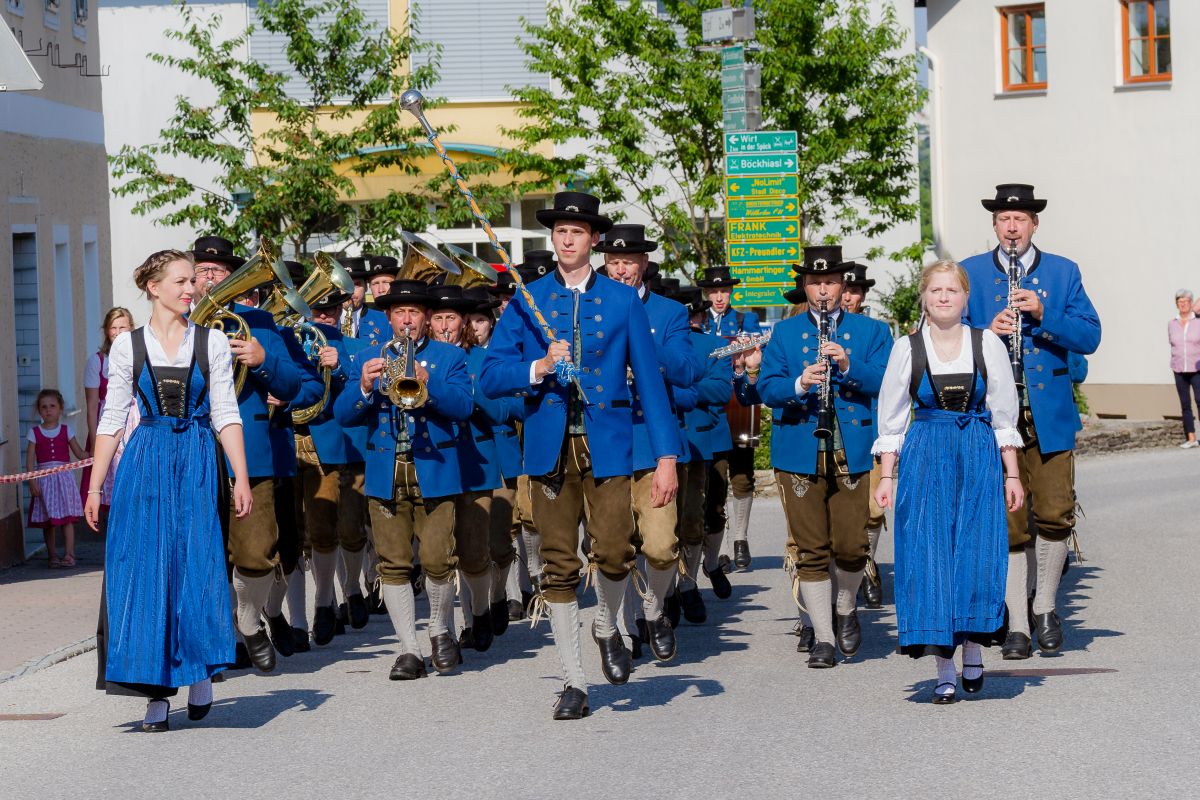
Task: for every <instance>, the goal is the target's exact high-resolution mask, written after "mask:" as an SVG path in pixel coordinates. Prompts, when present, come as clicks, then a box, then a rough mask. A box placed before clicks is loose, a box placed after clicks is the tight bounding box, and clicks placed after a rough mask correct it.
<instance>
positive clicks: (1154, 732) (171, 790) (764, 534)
mask: <svg viewBox="0 0 1200 800" xmlns="http://www.w3.org/2000/svg"><path fill="white" fill-rule="evenodd" d="M1077 473H1078V489H1079V495H1080V501H1081V503H1082V506H1083V508H1084V510H1085V512H1086V515H1087V516H1086V519H1084V520H1083V521H1082V523H1081V525H1080V528H1081V535H1082V541H1083V547H1084V555H1085V557H1086V559H1087V561H1086V563H1084V564H1082V565H1079V564H1073V565H1072V567H1071V570H1070V572H1069V573H1068V575H1067V577H1066V578H1065V584H1064V587H1065V591H1064V597H1065V598H1066V608H1065V610H1064V611H1065V613H1064V617H1065V627H1066V641H1067V646H1066V649H1065V652H1064V653H1063V654H1061V655H1059V656H1057V657H1044V658H1043V657H1039V656H1036V655H1035V657H1034V658H1033V659H1031V660H1029V661H1024V662H1002V661H1001V660H1000V658H999V653H998V651H997V650H992V651H987V652H985V663H986V664H987V666H988V667H989V668H994V669H996V670H998V671H997V672H991V673H989V674H988V677H987V682H986V686H985V688H984V691H983V693H982V694H981V695H980V696H979V697H978V698H977V699H972V700H969V701H962V702H959V703H957V704H955V705H952V706H933V705H930V704H929V703H928V702H927V698H928V694H929V692H930V690H931V688H932V685H933V680H932V678H933V666H932V663H930V662H928V661H921V662H917V661H913V660H911V659H908V658H905V657H901V656H898V655H896V654H895V653H894V647H895V640H894V629H893V622H894V619H893V616H892V614H891V613H890V610H887V611H884V612H864V613H862V615H861V616H862V618H863V624H864V636H865V643H864V645H863V648H862V650H861V651H860V653H859V654H858V656H856V657H855V658H854V659H853V660H851V661H849V662H847V663H843V664H840V665H839V666H838V667H837V668H836V669H833V670H825V671H817V670H808V669H806V668H805V667H804V662H803V659H804V656H802V655H800V654H797V653H796V652H795V641H796V640H795V639H794V638H793V637H792V636H790V635H789V631H790V629H791V627H792V619H793V616H792V614H793V606H792V602H791V599H790V596H789V592H788V587H787V582H786V580H785V578H784V575H783V573H782V572H781V570H780V564H781V558H780V556H779V554H780V553H781V550H782V541H783V516H782V513H781V512H780V509H779V506H778V501H777V500H775V499H774V498H762V499H759V500H758V501H757V502H756V503H755V505H754V510H753V520H752V537H753V539H752V542H753V550H754V552H755V554H756V555H755V560H754V565H753V568H752V569H751V570H750V571H748V572H745V573H739V574H736V575H735V576H734V585H735V591H734V596H733V598H732V599H730V600H728V601H725V602H724V603H720V602H717V601H715V600H713V599H712V597H711V594H708V593H706V596H707V598H708V599H709V610H710V619H709V622H708V623H707V624H705V625H703V626H687V625H686V624H685V625H684V627H683V628H682V630H681V631H680V632H679V637H680V656H679V658H678V659H677V660H676V661H674V662H672V663H671V664H669V665H665V666H658V665H654V664H651V663H649V662H648V661H641V662H638V667H637V670H636V672H635V673H634V677H633V679H632V681H631V682H630V683H629V684H628V685H627V686H624V687H612V686H608V685H607V684H603V683H601V684H599V685H594V686H593V689H592V691H591V694H590V697H591V702H592V707H593V710H594V714H593V716H592V717H591V718H589V719H587V720H583V721H580V722H571V723H562V722H553V721H551V719H550V710H551V705H552V703H553V700H554V693H555V691H557V689H558V688H559V685H560V684H559V678H558V669H559V668H558V662H557V658H556V657H555V654H554V652H553V649H552V648H551V647H550V643H549V625H548V624H547V623H545V622H543V623H542V624H541V626H540V627H539V628H537V629H534V630H530V629H529V627H528V626H527V625H520V626H517V627H515V628H513V629H510V632H509V633H508V634H506V635H505V636H504V637H503V638H502V639H501V640H499V641H498V642H497V644H496V645H495V646H494V647H493V649H492V650H491V651H490V652H488V653H486V654H475V653H468V654H467V663H466V664H465V666H464V669H463V670H462V672H461V673H459V674H456V675H453V676H448V677H438V676H434V677H430V678H428V679H426V680H422V681H417V682H413V683H391V682H389V681H388V680H387V670H388V668H389V666H390V664H391V661H392V655H391V652H392V646H393V642H392V637H391V635H390V629H389V627H388V625H387V623H386V621H385V618H383V617H375V618H373V619H372V622H371V624H370V625H369V626H368V627H367V628H366V629H365V630H363V631H360V632H357V633H352V634H350V635H348V636H346V637H341V638H338V639H336V640H335V642H334V645H332V646H331V647H329V648H324V649H322V650H320V651H316V650H314V652H312V653H309V654H306V655H299V656H295V657H293V658H291V659H287V660H281V664H282V668H281V670H280V671H279V672H278V673H277V674H274V675H270V676H259V675H248V674H244V673H239V674H238V675H237V676H236V677H232V678H231V679H230V680H229V681H227V682H225V683H224V684H218V685H217V687H216V689H217V702H216V705H215V706H214V708H213V711H212V713H211V714H210V716H209V718H208V719H207V720H205V721H204V722H203V723H190V722H188V721H187V719H186V715H185V713H184V712H183V710H182V709H181V708H178V707H177V708H175V709H174V710H173V713H172V716H171V724H172V726H173V730H172V731H171V732H170V733H168V734H165V735H147V734H142V733H140V732H139V723H140V720H141V717H142V713H143V710H144V707H143V705H142V703H141V702H140V701H137V700H134V699H130V698H120V697H109V696H106V695H105V694H103V693H101V692H96V691H95V690H94V689H92V679H93V671H94V657H93V655H91V654H88V655H84V656H80V657H76V658H73V659H70V660H68V661H65V662H63V663H61V664H59V665H57V666H54V667H51V668H49V669H45V670H42V671H39V672H35V673H33V674H30V675H26V676H24V677H21V678H19V679H16V680H12V681H9V682H7V683H4V684H0V715H9V714H56V715H61V716H58V717H56V718H54V719H49V720H40V721H0V793H2V795H3V797H4V798H7V799H9V800H13V799H15V798H26V797H29V798H33V797H51V796H67V795H73V794H76V793H78V794H83V793H86V794H87V795H89V796H90V797H95V798H103V797H119V798H122V799H123V800H127V799H129V798H140V797H163V796H167V797H171V796H202V797H234V798H240V797H259V798H270V797H275V796H279V797H293V796H302V797H337V798H357V797H382V796H388V797H417V796H424V797H438V798H443V797H451V796H464V797H515V796H520V797H527V798H541V797H546V798H559V797H563V796H569V797H571V798H573V800H575V799H576V798H592V797H596V798H600V797H603V798H610V797H619V796H633V797H637V796H647V797H651V796H652V797H676V796H678V797H682V796H691V797H705V798H708V797H734V796H747V797H768V798H770V797H783V796H802V795H806V794H813V793H816V796H834V797H842V798H851V797H883V798H887V797H900V796H908V795H910V794H914V793H917V792H921V793H922V794H933V793H939V794H944V795H946V796H949V797H961V798H968V797H969V798H986V797H1028V796H1044V797H1056V798H1074V797H1081V798H1082V797H1087V798H1109V797H1134V798H1140V797H1156V796H1162V797H1196V796H1198V795H1200V788H1197V779H1200V767H1198V766H1197V764H1198V763H1200V759H1198V757H1197V745H1198V744H1200V741H1198V739H1200V737H1198V736H1197V733H1196V725H1197V723H1196V719H1197V712H1198V711H1200V696H1198V693H1197V690H1196V679H1197V675H1198V674H1200V657H1198V656H1200V653H1198V652H1197V651H1198V649H1200V648H1198V647H1197V644H1196V636H1195V633H1194V631H1195V620H1194V616H1195V609H1196V602H1195V599H1194V597H1195V588H1194V586H1195V581H1194V574H1195V569H1194V566H1193V554H1194V552H1195V548H1196V539H1197V537H1198V535H1200V534H1198V533H1197V528H1198V526H1197V524H1196V515H1195V513H1194V510H1195V507H1196V498H1197V492H1196V487H1197V484H1198V482H1200V455H1197V454H1196V453H1195V452H1192V451H1187V452H1184V451H1179V450H1174V449H1172V450H1158V451H1149V452H1141V453H1132V454H1124V455H1119V456H1108V457H1098V458H1093V459H1089V460H1084V461H1081V462H1080V463H1079V465H1078V469H1077ZM885 538H886V537H885ZM883 560H884V561H885V562H888V561H890V543H888V544H886V545H885V550H884V552H883ZM883 569H884V572H885V576H886V577H885V581H886V583H885V585H886V586H887V587H888V590H889V591H888V595H887V596H888V599H889V600H890V586H891V583H890V564H886V563H885V564H884V566H883ZM588 605H589V608H588V609H586V610H585V614H584V623H585V625H586V624H587V623H588V622H589V621H590V617H591V608H590V605H591V600H590V599H589V601H588ZM423 609H424V603H420V604H419V606H418V611H419V612H420V611H422V610H423ZM585 656H586V663H585V666H586V668H587V670H588V677H589V678H590V679H591V680H593V681H596V680H601V678H600V670H599V664H598V659H597V656H596V650H595V646H594V645H593V644H591V643H590V642H587V643H586V644H585Z"/></svg>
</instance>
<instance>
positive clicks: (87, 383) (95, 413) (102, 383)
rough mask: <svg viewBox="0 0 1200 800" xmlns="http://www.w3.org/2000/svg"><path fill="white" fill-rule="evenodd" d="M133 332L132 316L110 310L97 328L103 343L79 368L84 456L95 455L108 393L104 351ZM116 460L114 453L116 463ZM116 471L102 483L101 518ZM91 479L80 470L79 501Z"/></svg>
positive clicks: (88, 472)
mask: <svg viewBox="0 0 1200 800" xmlns="http://www.w3.org/2000/svg"><path fill="white" fill-rule="evenodd" d="M131 330H133V314H131V313H130V312H129V309H127V308H120V307H119V306H118V307H117V308H110V309H109V310H108V313H107V314H105V315H104V324H103V325H102V326H101V331H102V332H103V333H104V343H103V344H102V345H100V349H99V350H97V351H96V352H95V353H92V355H91V357H90V358H88V361H87V365H86V366H84V368H83V394H84V397H85V398H86V399H87V425H88V427H87V440H86V441H85V442H84V449H85V450H87V454H88V455H89V456H90V455H95V452H96V423H97V422H99V420H100V415H101V414H103V413H104V398H105V396H106V395H107V394H108V352H109V350H110V349H111V348H112V343H113V340H114V339H116V338H117V337H118V336H120V335H121V334H122V333H125V332H126V331H131ZM119 459H120V455H119V454H118V456H117V460H119ZM116 474H117V471H116V467H115V465H114V467H113V469H111V470H109V471H108V479H107V480H105V481H104V488H103V492H104V494H102V495H101V496H100V504H101V505H100V507H101V517H102V518H103V517H104V516H106V515H107V513H108V507H109V505H111V504H112V484H113V478H114V477H115V476H116ZM91 477H92V468H91V467H84V468H83V474H82V476H81V477H80V479H79V494H80V502H81V503H84V502H87V487H88V484H89V481H90V480H91Z"/></svg>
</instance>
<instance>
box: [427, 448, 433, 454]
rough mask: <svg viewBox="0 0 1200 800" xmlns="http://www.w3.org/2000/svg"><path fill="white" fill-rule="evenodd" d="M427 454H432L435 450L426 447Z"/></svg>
mask: <svg viewBox="0 0 1200 800" xmlns="http://www.w3.org/2000/svg"><path fill="white" fill-rule="evenodd" d="M425 452H426V453H432V452H433V448H432V447H426V448H425Z"/></svg>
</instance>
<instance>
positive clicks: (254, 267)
mask: <svg viewBox="0 0 1200 800" xmlns="http://www.w3.org/2000/svg"><path fill="white" fill-rule="evenodd" d="M264 283H278V284H279V285H281V286H282V287H283V290H282V292H281V297H282V298H283V300H284V302H285V303H286V304H287V305H288V306H290V307H291V308H292V310H293V311H295V312H296V313H297V314H302V315H305V316H307V315H309V314H311V313H312V311H311V309H309V307H308V303H306V302H305V301H304V300H303V299H301V297H300V295H299V294H298V293H297V292H296V289H295V287H294V286H293V285H292V279H291V278H290V277H289V276H288V271H287V267H286V266H285V265H284V263H283V259H282V258H281V257H280V255H279V251H278V250H276V249H275V245H273V244H271V242H270V241H268V240H266V239H263V240H262V241H261V242H259V245H258V252H256V253H255V254H254V256H253V258H251V259H250V260H249V261H247V262H246V263H245V264H243V265H242V266H241V267H239V268H238V269H237V271H236V272H234V273H233V274H232V275H230V276H229V277H228V278H226V279H225V280H223V281H221V282H220V283H218V284H210V285H209V287H208V293H207V294H205V295H204V297H202V298H200V301H199V302H198V303H196V305H194V306H193V307H192V313H191V315H190V317H189V319H191V321H192V322H194V323H196V324H197V325H204V326H206V327H209V328H214V329H216V330H219V331H221V332H222V333H224V334H225V336H227V337H228V338H229V339H230V340H231V341H232V340H235V339H238V340H241V341H243V342H248V341H250V338H251V334H250V326H249V325H247V324H246V321H245V320H244V319H242V318H241V317H239V316H238V315H237V314H235V313H233V312H232V311H230V310H229V309H227V308H226V306H227V305H229V304H230V303H231V302H233V299H234V298H235V297H240V296H242V295H243V294H245V293H246V292H248V291H250V290H251V289H253V288H254V287H255V286H260V285H262V284H264ZM277 291H278V289H277ZM272 296H274V292H272ZM233 366H234V373H233V384H234V392H235V393H236V394H241V393H242V388H243V387H244V386H245V385H246V376H247V375H248V374H249V373H250V370H249V368H248V367H247V366H246V365H245V364H241V363H238V362H236V361H235V362H234V365H233Z"/></svg>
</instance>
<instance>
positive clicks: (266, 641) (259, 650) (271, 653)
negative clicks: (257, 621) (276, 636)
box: [242, 628, 275, 672]
mask: <svg viewBox="0 0 1200 800" xmlns="http://www.w3.org/2000/svg"><path fill="white" fill-rule="evenodd" d="M242 638H243V639H245V640H246V653H247V654H248V655H249V656H250V663H251V664H253V665H254V666H255V667H256V668H257V669H258V671H259V672H274V670H275V647H274V646H273V645H272V644H271V637H269V636H267V629H266V628H259V629H258V630H257V631H255V632H254V633H252V634H250V635H249V636H246V635H243V636H242Z"/></svg>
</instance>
